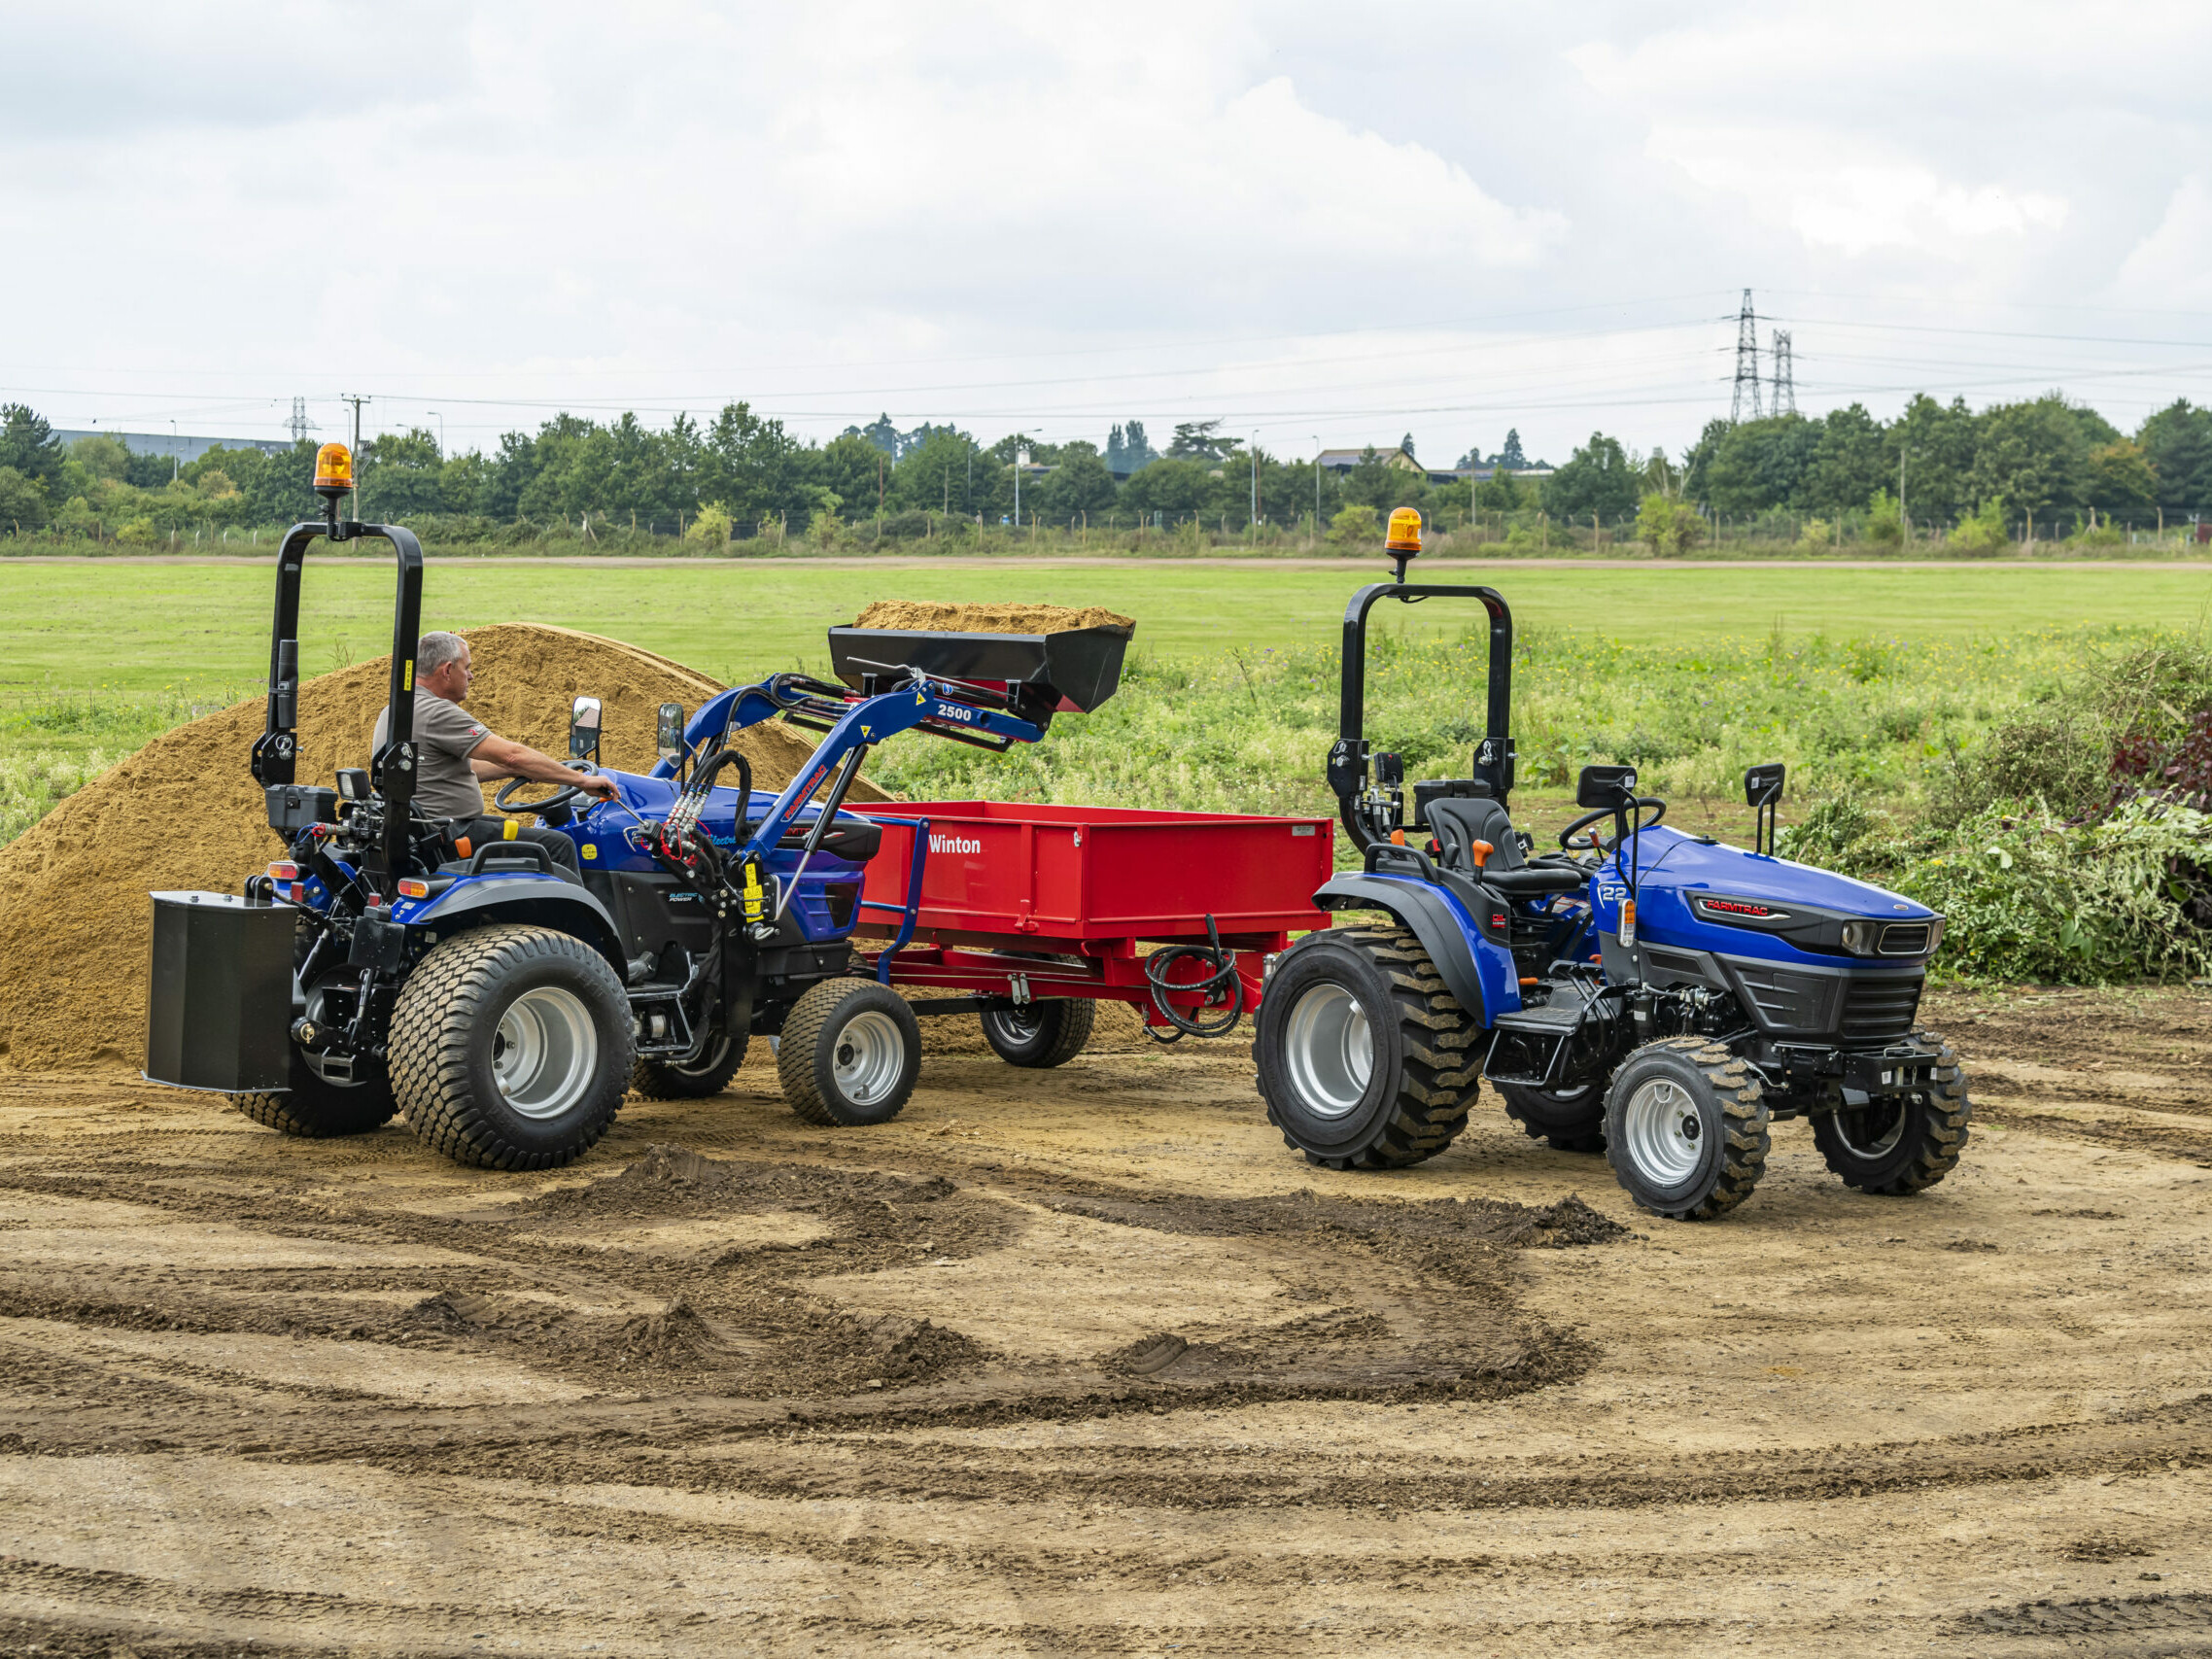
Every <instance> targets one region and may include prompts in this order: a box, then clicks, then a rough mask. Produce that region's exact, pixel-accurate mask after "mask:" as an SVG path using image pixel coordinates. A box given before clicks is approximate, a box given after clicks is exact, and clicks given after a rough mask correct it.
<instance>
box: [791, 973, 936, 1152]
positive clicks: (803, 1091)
mask: <svg viewBox="0 0 2212 1659" xmlns="http://www.w3.org/2000/svg"><path fill="white" fill-rule="evenodd" d="M891 1044H895V1045H896V1047H895V1049H893V1048H890V1047H886V1045H891ZM894 1058H895V1060H896V1065H895V1067H894V1066H893V1064H892V1061H893V1059H894ZM776 1075H777V1078H778V1081H779V1082H781V1084H782V1085H783V1098H784V1099H785V1100H786V1101H788V1102H789V1103H790V1106H791V1110H792V1111H794V1112H796V1113H797V1114H798V1115H799V1116H800V1117H802V1118H804V1119H806V1120H807V1122H808V1123H822V1124H828V1125H838V1124H842V1125H845V1126H847V1127H848V1128H857V1127H861V1126H864V1125H866V1124H871V1123H889V1122H890V1121H891V1120H892V1119H893V1118H896V1117H897V1116H898V1115H899V1113H900V1112H901V1111H903V1110H904V1109H905V1107H906V1103H907V1101H908V1099H909V1098H911V1097H912V1095H913V1094H914V1085H915V1079H916V1078H917V1077H919V1076H920V1075H921V1023H920V1021H918V1020H916V1019H915V1015H914V1010H913V1009H911V1008H909V1007H908V1006H907V1000H906V998H905V997H903V996H901V995H899V993H898V992H897V991H895V990H893V989H891V987H890V986H888V985H879V984H877V983H876V982H875V981H874V980H852V979H845V980H824V981H822V982H821V984H819V985H811V986H809V987H808V989H807V992H806V994H805V995H803V996H801V997H800V998H799V1000H798V1001H797V1002H796V1003H794V1004H792V1007H791V1012H790V1014H789V1015H788V1016H787V1017H786V1018H785V1020H784V1021H783V1032H782V1036H781V1038H780V1040H779V1041H778V1044H777V1047H776Z"/></svg>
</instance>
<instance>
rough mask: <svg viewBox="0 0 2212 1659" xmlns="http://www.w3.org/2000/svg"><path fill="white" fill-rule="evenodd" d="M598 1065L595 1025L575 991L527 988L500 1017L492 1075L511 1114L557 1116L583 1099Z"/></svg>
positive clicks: (540, 1118) (541, 1118)
mask: <svg viewBox="0 0 2212 1659" xmlns="http://www.w3.org/2000/svg"><path fill="white" fill-rule="evenodd" d="M598 1065H599V1027H598V1026H596V1025H594V1024H593V1023H592V1017H591V1010H590V1009H588V1008H586V1007H585V1006H584V1004H583V999H582V998H581V997H579V996H577V995H576V993H575V992H574V991H571V990H564V989H563V988H562V987H561V986H559V985H539V986H538V987H537V988H536V990H526V991H524V992H523V993H522V995H520V996H518V997H516V998H515V999H514V1001H513V1002H511V1003H509V1004H508V1005H507V1011H506V1012H505V1013H504V1014H502V1015H501V1016H500V1025H499V1030H498V1032H497V1033H496V1034H495V1035H494V1037H493V1039H492V1078H493V1081H494V1082H496V1083H497V1084H498V1085H499V1088H500V1094H501V1098H503V1099H504V1100H505V1101H506V1103H507V1106H508V1107H509V1109H510V1110H512V1111H513V1112H514V1113H515V1114H516V1115H518V1116H520V1117H524V1118H529V1119H531V1120H532V1121H533V1122H543V1121H544V1120H546V1119H548V1118H558V1117H559V1116H560V1115H561V1114H562V1113H564V1112H566V1111H568V1110H569V1109H570V1107H571V1106H573V1105H575V1103H576V1102H577V1101H579V1100H581V1099H582V1098H583V1097H584V1092H585V1090H587V1089H590V1088H591V1082H592V1073H593V1072H594V1071H595V1070H596V1069H597V1068H598Z"/></svg>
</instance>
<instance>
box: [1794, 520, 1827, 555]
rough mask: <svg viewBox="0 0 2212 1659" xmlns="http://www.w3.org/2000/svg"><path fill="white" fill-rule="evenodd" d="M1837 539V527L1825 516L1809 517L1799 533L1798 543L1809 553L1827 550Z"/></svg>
mask: <svg viewBox="0 0 2212 1659" xmlns="http://www.w3.org/2000/svg"><path fill="white" fill-rule="evenodd" d="M1835 539H1836V527H1835V526H1834V525H1832V524H1830V523H1829V522H1828V521H1827V520H1826V519H1824V518H1809V519H1807V520H1806V521H1805V524H1804V527H1803V528H1802V529H1800V530H1799V531H1798V533H1797V545H1798V546H1799V547H1800V548H1802V549H1803V550H1804V551H1806V552H1808V553H1818V552H1823V551H1825V550H1826V549H1827V548H1828V547H1829V546H1830V545H1831V544H1832V543H1833V542H1834V541H1835Z"/></svg>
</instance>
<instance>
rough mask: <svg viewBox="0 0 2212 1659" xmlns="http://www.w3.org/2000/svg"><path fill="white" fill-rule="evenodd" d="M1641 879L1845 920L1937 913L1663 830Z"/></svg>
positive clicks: (1823, 874)
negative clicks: (1811, 909)
mask: <svg viewBox="0 0 2212 1659" xmlns="http://www.w3.org/2000/svg"><path fill="white" fill-rule="evenodd" d="M1661 836H1665V837H1667V838H1669V841H1670V843H1671V845H1670V846H1669V847H1667V848H1666V850H1665V851H1664V852H1662V853H1660V854H1659V855H1658V856H1657V857H1654V856H1653V847H1652V844H1653V843H1654V842H1656V841H1657V840H1658V839H1659V838H1660V837H1661ZM1642 864H1643V880H1644V881H1654V882H1657V883H1660V884H1664V885H1666V886H1670V887H1680V888H1683V889H1685V890H1696V889H1704V890H1707V891H1710V892H1711V893H1713V894H1715V895H1722V896H1729V897H1736V898H1745V899H1766V900H1770V901H1772V902H1775V903H1778V904H1800V905H1812V906H1815V907H1817V908H1819V909H1821V910H1824V911H1831V912H1835V913H1838V914H1841V915H1847V916H1872V917H1874V918H1875V919H1877V920H1881V921H1924V920H1926V919H1927V918H1928V917H1930V916H1934V915H1935V912H1933V911H1931V910H1929V909H1928V908H1927V906H1925V905H1921V904H1915V903H1914V902H1913V901H1912V900H1911V899H1907V898H1901V897H1899V896H1898V895H1897V894H1895V893H1892V892H1888V891H1886V890H1885V889H1884V888H1881V887H1877V886H1875V885H1874V884H1873V883H1872V882H1869V881H1854V880H1852V879H1851V878H1850V877H1849V876H1839V875H1837V874H1836V873H1835V872H1834V871H1833V870H1815V868H1814V867H1813V866H1812V865H1810V864H1793V863H1791V862H1790V861H1789V860H1788V859H1786V858H1769V857H1767V856H1765V855H1764V854H1762V853H1757V852H1746V851H1745V850H1744V848H1742V847H1727V846H1723V845H1720V844H1718V843H1710V844H1709V843H1705V842H1701V841H1699V840H1697V839H1696V838H1694V837H1691V836H1686V835H1683V834H1681V833H1680V832H1678V831H1676V830H1670V829H1667V828H1665V827H1664V826H1662V827H1660V828H1658V829H1655V830H1648V831H1646V832H1645V833H1644V836H1643V859H1642Z"/></svg>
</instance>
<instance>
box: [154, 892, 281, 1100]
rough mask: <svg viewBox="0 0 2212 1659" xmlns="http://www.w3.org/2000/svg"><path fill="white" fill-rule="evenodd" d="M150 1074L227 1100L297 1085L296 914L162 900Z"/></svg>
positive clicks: (158, 898) (164, 896)
mask: <svg viewBox="0 0 2212 1659" xmlns="http://www.w3.org/2000/svg"><path fill="white" fill-rule="evenodd" d="M153 898H154V952H153V959H152V962H151V964H150V966H149V972H148V985H147V1009H146V1013H147V1020H146V1075H147V1076H148V1077H149V1078H151V1079H152V1080H153V1081H154V1082H156V1083H167V1084H174V1085H175V1086H177V1087H178V1088H180V1089H219V1090H221V1091H223V1092H224V1093H226V1094H246V1093H252V1092H254V1091H256V1090H259V1089H285V1088H288V1087H289V1086H290V1084H291V1082H292V1031H291V1027H292V942H293V930H294V920H293V916H294V912H293V910H292V908H291V907H290V906H289V905H272V904H256V903H254V902H252V901H250V900H247V899H242V898H240V897H238V896H237V895H236V894H234V893H156V894H154V895H153Z"/></svg>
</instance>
